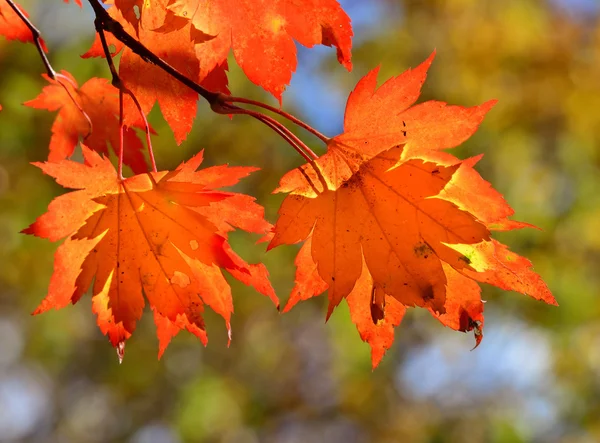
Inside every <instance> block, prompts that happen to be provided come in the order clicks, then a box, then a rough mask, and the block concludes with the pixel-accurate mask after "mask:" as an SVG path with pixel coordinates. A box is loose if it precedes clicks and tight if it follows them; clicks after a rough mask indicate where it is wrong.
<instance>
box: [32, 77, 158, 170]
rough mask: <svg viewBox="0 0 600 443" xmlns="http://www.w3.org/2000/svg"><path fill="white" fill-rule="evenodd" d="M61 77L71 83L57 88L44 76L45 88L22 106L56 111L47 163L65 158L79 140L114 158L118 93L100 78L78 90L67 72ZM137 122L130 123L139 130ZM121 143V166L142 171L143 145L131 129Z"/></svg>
mask: <svg viewBox="0 0 600 443" xmlns="http://www.w3.org/2000/svg"><path fill="white" fill-rule="evenodd" d="M63 75H65V76H67V77H68V78H69V79H71V82H72V83H69V82H67V81H62V85H60V84H58V83H57V82H56V81H54V80H50V79H49V78H48V77H47V76H46V75H44V78H45V79H46V80H48V81H49V82H50V85H49V86H45V87H44V89H43V90H42V92H41V93H40V95H38V96H37V97H36V98H35V99H33V100H30V101H28V102H26V103H25V105H26V106H30V107H32V108H36V109H46V110H48V111H57V110H58V115H57V116H56V120H54V124H53V125H52V138H51V139H50V152H49V154H48V160H49V161H58V160H62V159H65V158H69V157H70V156H71V155H72V154H73V151H74V150H75V146H76V145H77V143H78V142H79V140H80V139H83V140H85V143H86V144H87V146H89V147H90V148H91V149H93V150H94V151H96V152H99V153H101V154H104V155H107V154H108V147H109V145H110V147H112V150H113V151H114V152H115V153H116V154H117V155H118V153H119V119H118V115H119V94H118V90H117V89H116V88H115V87H113V86H112V85H111V84H110V83H109V82H108V81H107V80H106V79H101V78H92V79H90V80H88V81H87V82H85V83H84V84H83V85H82V86H81V87H80V88H79V87H77V83H76V82H75V79H74V78H73V77H72V76H71V75H70V74H69V73H68V72H65V71H63ZM63 86H64V87H63ZM67 90H68V91H69V92H67ZM69 93H70V94H69ZM82 111H83V112H82ZM84 113H85V114H84ZM86 117H87V118H86ZM88 118H89V120H88ZM139 121H140V120H139V116H138V118H137V120H136V121H134V122H133V123H134V125H135V126H137V127H140V128H143V125H142V124H140V122H139ZM90 123H91V125H90ZM124 143H125V145H126V146H127V150H126V151H125V152H124V162H125V164H126V165H129V166H130V167H131V169H132V170H133V171H134V172H144V171H146V170H147V166H146V160H145V158H144V155H143V152H142V149H143V148H144V145H143V144H142V142H141V140H140V139H139V138H138V136H137V134H136V133H135V131H134V130H133V129H132V128H125V130H124Z"/></svg>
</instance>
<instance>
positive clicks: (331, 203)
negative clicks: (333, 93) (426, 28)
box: [269, 55, 556, 367]
mask: <svg viewBox="0 0 600 443" xmlns="http://www.w3.org/2000/svg"><path fill="white" fill-rule="evenodd" d="M432 58H433V55H432V57H430V58H429V59H428V60H426V61H425V62H424V63H423V64H421V65H420V66H419V67H417V68H416V69H414V70H408V71H406V72H405V73H403V74H402V75H400V76H398V77H395V78H392V79H390V80H388V81H387V82H385V83H384V84H383V85H382V86H380V87H379V88H377V87H376V85H377V83H376V82H377V69H376V70H374V71H372V72H370V73H369V74H367V75H366V76H365V77H364V78H363V79H362V80H361V81H360V82H359V83H358V85H357V87H356V88H355V90H354V91H353V92H352V94H351V95H350V97H349V99H348V104H347V106H346V114H345V119H344V133H343V134H340V135H338V136H336V137H334V138H332V139H331V140H330V141H329V143H328V150H327V153H326V154H324V155H323V156H321V157H320V158H318V159H316V160H315V161H314V162H311V163H308V164H305V165H303V166H301V167H300V168H297V169H295V170H293V171H290V172H289V173H288V174H286V175H285V176H284V177H283V178H282V179H281V182H280V186H279V188H278V189H277V190H276V192H288V193H290V195H288V196H287V197H286V198H285V200H284V202H283V204H282V205H281V208H280V210H279V218H278V220H277V223H276V225H275V229H274V235H273V238H272V240H271V243H270V244H269V249H271V248H273V247H276V246H279V245H281V244H294V243H297V242H300V241H303V240H307V239H308V240H307V241H306V243H305V244H304V246H303V247H302V248H301V250H300V252H299V254H298V257H297V259H296V266H297V272H296V286H295V288H294V289H293V291H292V295H291V297H290V299H289V301H288V304H287V305H286V308H285V310H284V311H287V310H289V309H290V308H291V307H292V306H293V305H295V304H296V303H297V302H298V301H300V300H306V299H308V298H310V297H312V296H316V295H319V294H321V293H322V292H324V291H325V290H326V289H327V290H328V293H329V308H328V312H327V318H329V316H330V315H331V313H332V311H333V309H334V308H335V307H336V306H337V305H338V304H339V303H340V302H341V300H343V299H344V298H345V299H346V300H347V301H348V304H349V306H350V311H351V317H352V320H353V321H354V322H355V323H356V325H357V328H358V330H359V332H360V334H361V337H362V338H363V340H365V341H367V342H368V343H369V344H370V345H371V348H372V362H373V366H374V367H375V366H376V365H377V364H378V363H379V361H380V360H381V358H382V356H383V354H384V353H385V351H386V350H387V349H388V348H389V347H390V346H391V343H392V341H393V329H394V327H395V326H397V325H398V324H399V323H400V321H401V319H402V316H403V315H404V307H406V306H420V307H424V308H426V309H428V310H429V311H430V312H431V313H432V315H434V317H436V318H437V319H438V320H439V321H440V322H441V323H442V324H444V325H446V326H448V327H451V328H453V329H456V330H460V331H474V333H475V337H476V345H478V344H479V342H480V341H481V338H482V336H483V326H484V318H483V303H482V301H481V297H480V288H479V285H478V284H477V281H479V282H485V283H490V284H493V285H496V286H498V287H501V288H503V289H507V290H515V291H519V292H522V293H525V294H528V295H531V296H532V297H534V298H536V299H538V300H543V301H545V302H547V303H550V304H556V301H555V300H554V298H553V297H552V295H551V293H550V291H549V290H548V288H547V286H546V285H545V283H544V282H543V281H542V280H541V278H540V277H539V276H538V275H537V274H535V273H534V272H533V271H532V270H531V269H530V268H531V263H530V262H529V261H528V260H526V259H524V258H522V257H519V256H518V255H516V254H514V253H512V252H510V251H508V249H507V248H506V246H504V245H502V244H500V243H498V242H497V241H495V240H493V239H491V237H490V230H492V229H501V230H509V229H516V228H522V227H526V226H529V225H527V224H525V223H520V222H514V221H512V220H510V219H508V217H509V216H511V215H512V214H513V211H512V209H511V208H510V206H508V204H507V203H506V201H505V200H504V199H503V197H502V196H501V195H500V194H499V193H498V192H497V191H495V190H494V189H493V188H491V185H490V184H489V183H488V182H486V181H485V180H484V179H483V178H481V176H480V175H479V174H478V173H477V172H476V171H475V170H474V169H473V166H474V165H475V163H476V162H477V161H478V160H479V158H480V157H475V158H472V159H467V160H465V161H461V160H459V159H457V158H456V157H454V156H452V155H451V154H449V153H447V152H444V151H442V150H443V149H446V148H452V147H455V146H457V145H458V144H460V143H462V142H463V141H464V140H466V139H467V138H468V137H469V136H470V135H471V134H472V133H473V132H474V131H475V130H476V129H477V127H478V126H479V124H480V123H481V121H482V119H483V117H484V116H485V114H486V113H487V111H488V110H489V109H490V108H491V107H492V106H493V104H494V102H488V103H486V104H484V105H481V106H477V107H473V108H462V107H458V106H448V105H446V104H445V103H441V102H435V101H430V102H425V103H421V104H418V105H414V103H415V101H416V100H417V98H418V96H419V94H420V89H421V86H422V85H423V82H424V81H425V77H426V73H427V69H428V67H429V66H430V64H431V61H432ZM413 105H414V106H413ZM392 109H393V112H390V110H392Z"/></svg>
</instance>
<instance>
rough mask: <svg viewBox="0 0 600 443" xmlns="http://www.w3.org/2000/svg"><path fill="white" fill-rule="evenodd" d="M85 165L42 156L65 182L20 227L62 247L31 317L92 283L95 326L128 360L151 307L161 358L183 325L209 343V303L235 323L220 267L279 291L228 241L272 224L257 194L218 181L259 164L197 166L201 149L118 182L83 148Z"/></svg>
mask: <svg viewBox="0 0 600 443" xmlns="http://www.w3.org/2000/svg"><path fill="white" fill-rule="evenodd" d="M83 154H84V157H85V164H80V163H76V162H73V161H70V160H61V161H58V162H55V163H50V162H48V163H41V164H40V163H36V166H38V167H40V168H41V169H42V171H44V173H46V174H48V175H51V176H52V177H54V178H55V179H56V181H57V182H58V183H59V184H61V185H63V186H65V187H69V188H75V189H78V190H77V191H74V192H70V193H67V194H65V195H62V196H60V197H57V198H56V199H55V200H54V201H53V202H52V203H51V204H50V206H49V208H48V212H47V213H45V214H43V215H42V216H40V217H39V218H38V219H37V220H36V222H35V223H33V224H32V225H31V226H29V227H28V228H27V229H25V230H24V231H23V232H25V233H27V234H33V235H36V236H38V237H44V238H48V239H50V240H52V241H54V240H58V239H60V238H63V237H67V238H66V240H65V242H64V243H63V244H62V245H61V246H59V248H58V249H57V251H56V255H55V261H54V273H53V275H52V278H51V281H50V286H49V291H48V295H47V296H46V298H45V299H44V300H43V301H42V303H41V304H40V306H39V307H38V308H37V309H36V310H35V312H34V314H38V313H41V312H44V311H47V310H49V309H51V308H56V309H59V308H62V307H64V306H66V305H67V304H68V303H76V302H77V301H78V300H79V299H80V298H81V296H82V295H83V294H84V293H85V292H86V291H87V290H88V288H89V287H90V285H91V284H92V281H93V282H94V283H93V289H92V294H93V298H92V309H93V311H94V312H95V313H96V314H97V316H98V318H97V321H98V325H99V327H100V329H101V330H102V332H103V333H104V334H105V335H108V337H109V339H110V342H111V343H112V345H113V346H115V347H116V348H117V351H118V353H119V356H120V357H122V354H123V350H124V343H125V340H127V339H128V338H129V337H130V336H131V334H132V333H133V331H134V330H135V327H136V323H137V321H138V320H139V319H140V317H141V315H142V311H143V308H144V305H145V301H144V298H145V299H146V300H147V302H148V303H149V304H150V307H151V308H152V310H153V312H154V320H155V323H156V327H157V335H158V338H159V344H160V346H159V357H160V355H162V353H163V351H164V350H165V348H166V347H167V345H168V343H169V341H170V340H171V338H172V337H173V336H174V335H175V334H176V333H177V332H178V331H179V330H181V329H187V330H188V331H190V332H191V333H192V334H194V335H196V336H197V337H199V338H200V340H201V341H202V342H203V343H204V344H206V342H207V337H206V331H205V328H204V323H203V320H202V312H203V309H204V305H208V306H210V307H211V308H212V309H213V310H214V311H215V312H217V313H218V314H220V315H221V316H222V317H223V318H224V319H225V322H226V325H227V329H228V330H230V323H229V321H230V316H231V313H232V312H233V303H232V299H231V290H230V287H229V285H228V284H227V282H226V280H225V278H224V276H223V273H222V271H221V268H223V269H225V270H227V271H228V272H229V273H230V274H231V275H232V276H233V277H235V278H236V279H238V280H240V281H242V282H244V283H245V284H248V285H252V286H254V287H255V288H256V289H257V290H258V291H259V292H261V293H263V294H265V295H267V296H269V297H270V298H271V299H272V300H273V302H274V303H275V304H277V303H278V302H277V297H276V296H275V293H274V291H273V288H272V287H271V284H270V283H269V280H268V272H267V270H266V268H265V267H264V265H262V264H258V265H249V264H248V263H246V262H245V261H244V260H243V259H242V258H240V257H239V256H238V255H237V254H236V253H235V252H233V250H232V249H231V247H230V246H229V244H228V242H227V233H228V232H229V231H231V230H232V229H234V227H239V228H241V229H244V230H246V231H250V232H257V233H262V234H264V233H266V232H268V231H269V230H270V229H271V225H270V224H269V223H267V222H266V221H265V220H264V218H263V209H262V207H261V206H259V205H257V204H256V203H255V202H254V199H253V198H251V197H249V196H246V195H242V194H233V193H228V192H222V191H214V190H213V188H214V187H220V186H230V185H233V184H235V183H237V182H238V180H239V179H240V178H243V177H245V176H247V175H248V174H249V173H250V172H252V171H254V170H255V168H248V167H226V166H219V167H213V168H208V169H204V170H200V171H196V169H197V168H198V166H199V165H200V163H201V162H202V153H200V154H198V155H197V156H195V157H194V158H192V159H191V160H190V161H188V162H187V163H183V164H181V165H180V166H179V167H178V168H177V169H176V170H175V171H172V172H168V171H163V172H158V173H147V174H140V175H136V176H133V177H130V178H127V179H124V180H123V179H119V178H118V176H117V173H116V171H115V169H114V167H113V166H112V164H111V163H110V162H109V161H108V160H107V159H103V158H102V157H101V156H99V155H98V154H97V153H95V152H94V151H91V150H89V149H88V148H86V147H85V146H84V147H83Z"/></svg>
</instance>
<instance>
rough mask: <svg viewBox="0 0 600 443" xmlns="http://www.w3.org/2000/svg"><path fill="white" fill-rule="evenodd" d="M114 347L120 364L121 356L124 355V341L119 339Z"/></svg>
mask: <svg viewBox="0 0 600 443" xmlns="http://www.w3.org/2000/svg"><path fill="white" fill-rule="evenodd" d="M115 349H116V351H117V357H118V358H119V364H122V363H123V357H124V356H125V342H124V341H122V340H121V341H120V342H119V343H117V346H116V347H115Z"/></svg>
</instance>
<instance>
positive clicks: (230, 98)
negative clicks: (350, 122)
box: [223, 95, 330, 143]
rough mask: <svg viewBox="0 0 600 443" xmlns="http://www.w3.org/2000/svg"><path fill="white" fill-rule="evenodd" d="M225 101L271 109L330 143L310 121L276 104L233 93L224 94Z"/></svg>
mask: <svg viewBox="0 0 600 443" xmlns="http://www.w3.org/2000/svg"><path fill="white" fill-rule="evenodd" d="M223 101H224V102H227V103H245V104H247V105H252V106H257V107H259V108H263V109H266V110H267V111H271V112H273V113H275V114H277V115H280V116H282V117H284V118H286V119H288V120H289V121H291V122H292V123H294V124H296V125H298V126H300V127H301V128H303V129H305V130H307V131H308V132H310V133H311V134H313V135H314V136H316V137H317V138H319V139H320V140H321V141H323V142H324V143H329V140H330V138H329V137H327V136H325V135H323V134H322V133H321V132H319V131H317V130H316V129H315V128H313V127H312V126H310V125H309V124H308V123H305V122H303V121H302V120H300V119H299V118H297V117H294V116H293V115H292V114H289V113H287V112H285V111H283V110H282V109H279V108H276V107H275V106H271V105H268V104H266V103H262V102H259V101H256V100H251V99H248V98H244V97H234V96H231V95H224V97H223Z"/></svg>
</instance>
